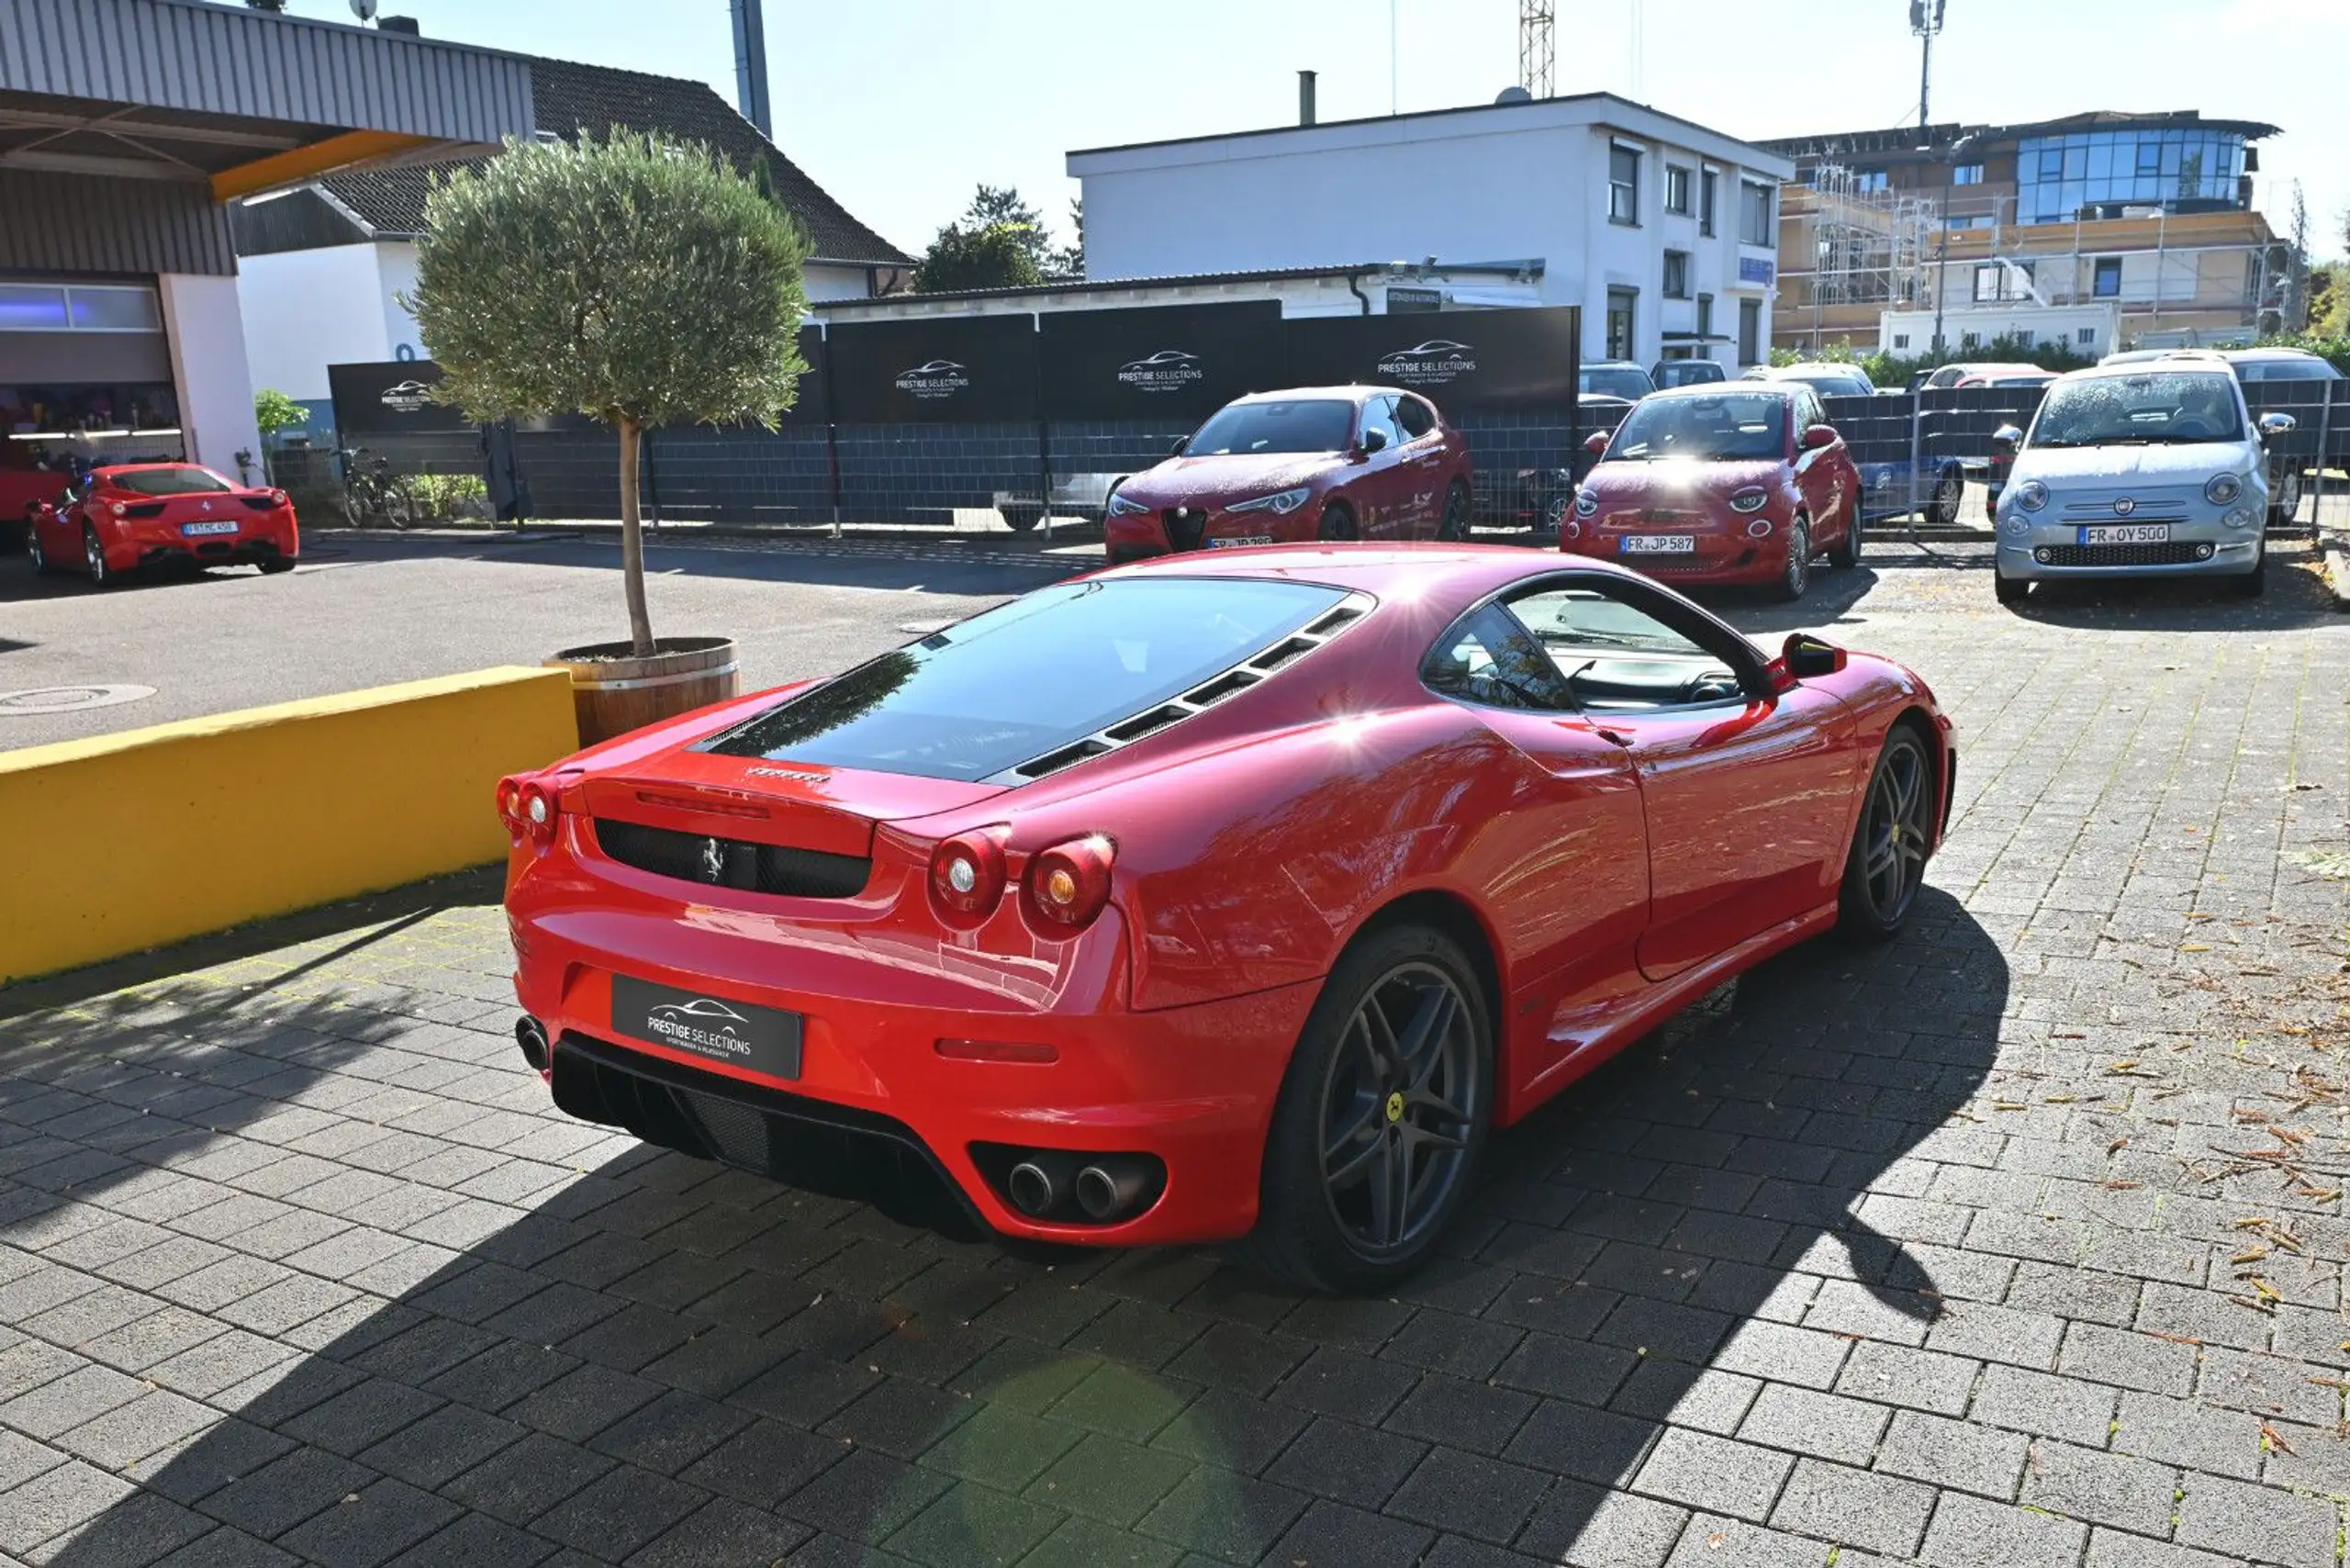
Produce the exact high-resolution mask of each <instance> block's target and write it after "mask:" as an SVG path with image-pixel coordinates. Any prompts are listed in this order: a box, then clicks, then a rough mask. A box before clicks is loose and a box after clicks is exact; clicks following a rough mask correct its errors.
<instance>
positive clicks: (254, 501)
mask: <svg viewBox="0 0 2350 1568" xmlns="http://www.w3.org/2000/svg"><path fill="white" fill-rule="evenodd" d="M241 499H242V500H243V501H244V503H245V505H247V506H249V507H251V508H252V510H255V511H274V510H277V503H276V502H275V501H273V500H271V499H270V498H268V497H267V496H245V497H242V498H241Z"/></svg>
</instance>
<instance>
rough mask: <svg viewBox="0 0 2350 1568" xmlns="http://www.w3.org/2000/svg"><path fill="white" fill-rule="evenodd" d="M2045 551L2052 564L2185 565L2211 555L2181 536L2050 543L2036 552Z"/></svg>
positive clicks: (2035, 552) (2038, 554)
mask: <svg viewBox="0 0 2350 1568" xmlns="http://www.w3.org/2000/svg"><path fill="white" fill-rule="evenodd" d="M2207 548H2208V547H2207ZM2043 551H2044V552H2045V554H2046V560H2045V562H2044V563H2043V564H2044V565H2046V566H2190V565H2192V564H2193V563H2195V562H2197V561H2201V560H2209V559H2210V556H2209V555H2207V554H2197V547H2196V546H2195V545H2193V544H2190V543H2182V542H2180V541H2178V540H2172V541H2171V542H2169V543H2164V544H2049V545H2044V546H2042V549H2041V550H2035V551H2033V552H2032V554H2033V556H2034V557H2039V556H2040V555H2041V554H2042V553H2043Z"/></svg>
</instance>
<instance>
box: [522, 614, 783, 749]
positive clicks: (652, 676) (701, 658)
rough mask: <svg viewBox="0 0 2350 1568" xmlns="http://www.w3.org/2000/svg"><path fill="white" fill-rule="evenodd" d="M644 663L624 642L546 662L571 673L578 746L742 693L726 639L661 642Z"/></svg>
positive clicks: (665, 639)
mask: <svg viewBox="0 0 2350 1568" xmlns="http://www.w3.org/2000/svg"><path fill="white" fill-rule="evenodd" d="M654 646H655V648H656V649H657V650H658V651H657V652H655V654H654V655H652V656H651V657H649V658H638V657H637V656H636V655H633V654H632V653H631V652H630V651H629V649H630V644H627V643H593V644H588V646H587V647H584V648H565V650H564V651H563V652H561V653H559V654H557V655H555V656H554V657H553V658H551V659H549V660H547V663H548V664H549V665H551V666H556V667H558V668H562V669H567V670H569V671H570V672H571V700H572V705H573V707H574V708H575V709H576V711H577V712H578V715H579V744H580V745H595V744H596V743H597V742H598V741H608V740H610V739H611V738H612V737H613V736H614V735H624V734H628V732H629V731H631V730H636V729H642V728H643V727H644V726H645V725H647V724H651V723H655V722H659V721H660V720H663V719H670V718H675V717H676V716H677V715H678V714H679V713H685V712H690V711H692V710H694V709H696V708H699V707H703V706H705V705H706V704H709V703H711V702H723V701H725V700H727V699H728V698H730V697H733V696H736V695H737V694H739V693H740V692H741V690H742V678H741V677H740V676H739V675H738V674H737V673H736V670H735V665H734V640H733V638H732V637H663V638H660V639H658V640H657V641H655V644H654Z"/></svg>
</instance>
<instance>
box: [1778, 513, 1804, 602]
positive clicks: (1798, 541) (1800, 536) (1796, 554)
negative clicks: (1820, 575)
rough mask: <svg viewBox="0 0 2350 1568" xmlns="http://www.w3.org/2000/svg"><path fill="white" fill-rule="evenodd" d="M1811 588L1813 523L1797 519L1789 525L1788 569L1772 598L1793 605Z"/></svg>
mask: <svg viewBox="0 0 2350 1568" xmlns="http://www.w3.org/2000/svg"><path fill="white" fill-rule="evenodd" d="M1810 587H1811V523H1810V522H1809V521H1808V520H1807V519H1804V518H1800V517H1798V518H1796V520H1795V521H1793V522H1791V523H1789V524H1788V525H1787V569H1786V570H1785V572H1784V573H1782V574H1781V575H1780V577H1779V580H1778V582H1777V583H1776V584H1775V585H1774V587H1773V588H1772V597H1773V598H1774V599H1779V600H1781V601H1783V602H1785V603H1787V604H1793V603H1794V602H1795V601H1796V600H1797V599H1801V598H1802V597H1803V596H1804V590H1805V589H1807V588H1810Z"/></svg>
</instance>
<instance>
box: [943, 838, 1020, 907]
mask: <svg viewBox="0 0 2350 1568" xmlns="http://www.w3.org/2000/svg"><path fill="white" fill-rule="evenodd" d="M1005 880H1006V874H1005V870H1004V861H1003V830H1002V829H1001V828H987V829H982V830H980V831H979V832H978V833H964V834H956V835H955V836H954V837H953V838H949V839H946V840H944V841H943V842H941V843H940V845H939V846H938V847H937V848H936V849H935V850H934V851H932V853H931V857H930V894H931V897H932V899H933V900H934V901H935V902H936V903H937V905H938V909H939V913H941V914H943V915H945V916H946V918H947V919H948V920H950V921H952V922H955V923H956V924H964V923H967V922H968V923H976V922H979V921H981V920H985V919H986V918H987V917H988V916H989V915H990V914H993V913H995V907H996V905H997V904H999V903H1002V902H1003V889H1004V883H1005Z"/></svg>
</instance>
